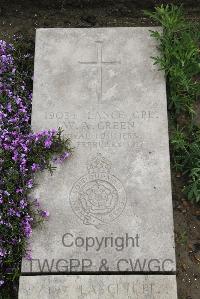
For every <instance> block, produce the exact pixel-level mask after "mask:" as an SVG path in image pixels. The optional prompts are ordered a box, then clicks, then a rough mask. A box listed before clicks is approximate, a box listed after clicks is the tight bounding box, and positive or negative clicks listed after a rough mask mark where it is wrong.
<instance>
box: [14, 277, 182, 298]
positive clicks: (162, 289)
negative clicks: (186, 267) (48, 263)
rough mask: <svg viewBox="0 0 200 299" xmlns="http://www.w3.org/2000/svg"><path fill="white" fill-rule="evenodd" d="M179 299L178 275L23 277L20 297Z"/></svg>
mask: <svg viewBox="0 0 200 299" xmlns="http://www.w3.org/2000/svg"><path fill="white" fill-rule="evenodd" d="M36 298H42V299H54V298H56V299H64V298H65V299H78V298H84V299H110V298H113V299H122V298H123V299H177V290H176V276H175V275H38V276H21V278H20V286H19V299H36Z"/></svg>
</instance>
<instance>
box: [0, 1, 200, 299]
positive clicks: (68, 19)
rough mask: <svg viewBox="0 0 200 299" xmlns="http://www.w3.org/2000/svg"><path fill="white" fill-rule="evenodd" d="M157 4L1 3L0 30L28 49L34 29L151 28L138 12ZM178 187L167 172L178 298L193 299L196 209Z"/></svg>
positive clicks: (197, 277)
mask: <svg viewBox="0 0 200 299" xmlns="http://www.w3.org/2000/svg"><path fill="white" fill-rule="evenodd" d="M161 2H162V3H169V1H141V0H138V1H137V0H135V1H134V0H132V1H131V0H127V1H126V0H124V1H123V0H121V1H117V0H115V1H112V0H110V1H109V0H107V1H106V0H104V1H102V0H57V1H56V0H43V1H42V0H21V1H17V0H1V2H0V29H1V32H2V33H6V34H8V35H10V36H12V35H14V34H22V35H23V36H24V40H25V41H26V40H27V41H31V43H32V44H33V46H34V37H35V29H36V28H39V27H111V26H151V25H155V24H153V23H152V22H151V21H150V20H149V19H148V18H146V17H145V16H144V15H143V12H142V9H153V7H154V5H155V4H161ZM171 2H173V3H180V1H171ZM182 3H183V4H184V6H185V9H186V14H187V17H188V18H189V19H191V20H197V21H198V20H200V0H186V1H182ZM183 186H184V179H183V177H182V175H181V174H179V173H178V174H177V173H173V172H172V189H173V207H174V224H175V240H176V257H177V283H178V298H179V299H199V298H200V271H199V270H200V205H195V204H192V203H190V202H188V201H187V198H184V195H183V194H182V188H183ZM15 293H16V290H15ZM11 297H12V298H14V297H15V296H14V295H12V296H11ZM4 299H5V298H4Z"/></svg>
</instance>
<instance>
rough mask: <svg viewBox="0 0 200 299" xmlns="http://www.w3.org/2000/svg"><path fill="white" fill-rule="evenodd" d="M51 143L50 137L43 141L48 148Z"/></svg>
mask: <svg viewBox="0 0 200 299" xmlns="http://www.w3.org/2000/svg"><path fill="white" fill-rule="evenodd" d="M51 144H52V141H51V139H50V138H48V139H46V140H45V142H44V146H45V147H46V148H50V147H51Z"/></svg>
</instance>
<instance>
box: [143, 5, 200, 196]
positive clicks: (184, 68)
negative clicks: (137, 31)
mask: <svg viewBox="0 0 200 299" xmlns="http://www.w3.org/2000/svg"><path fill="white" fill-rule="evenodd" d="M145 14H146V15H147V16H149V17H150V18H151V19H152V20H154V21H156V22H157V23H158V24H159V25H160V26H162V28H163V32H161V33H160V32H158V31H151V35H152V37H153V38H155V39H156V40H157V41H158V43H159V46H158V50H159V52H160V55H159V56H157V57H153V59H154V63H155V64H157V65H159V67H160V70H162V71H165V75H166V80H167V95H168V97H167V98H168V111H169V128H170V145H171V163H172V167H173V169H174V170H175V171H176V172H179V173H181V176H182V177H183V179H184V181H185V182H186V186H185V187H184V190H183V191H184V193H185V194H186V196H187V198H188V199H189V200H191V201H193V202H200V127H199V124H197V122H196V121H195V118H196V117H195V116H196V115H195V108H196V105H198V101H199V96H200V49H199V45H200V25H199V24H197V23H191V22H189V21H187V20H186V18H185V17H184V12H183V10H182V8H181V7H177V6H174V5H166V6H164V5H161V6H160V7H156V8H155V11H154V12H146V11H145Z"/></svg>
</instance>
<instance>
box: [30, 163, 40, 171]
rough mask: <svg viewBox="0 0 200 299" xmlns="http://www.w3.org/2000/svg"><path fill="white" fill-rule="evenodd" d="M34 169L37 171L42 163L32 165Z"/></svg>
mask: <svg viewBox="0 0 200 299" xmlns="http://www.w3.org/2000/svg"><path fill="white" fill-rule="evenodd" d="M31 169H32V171H37V170H39V169H40V165H38V164H36V163H33V165H32V166H31Z"/></svg>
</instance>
